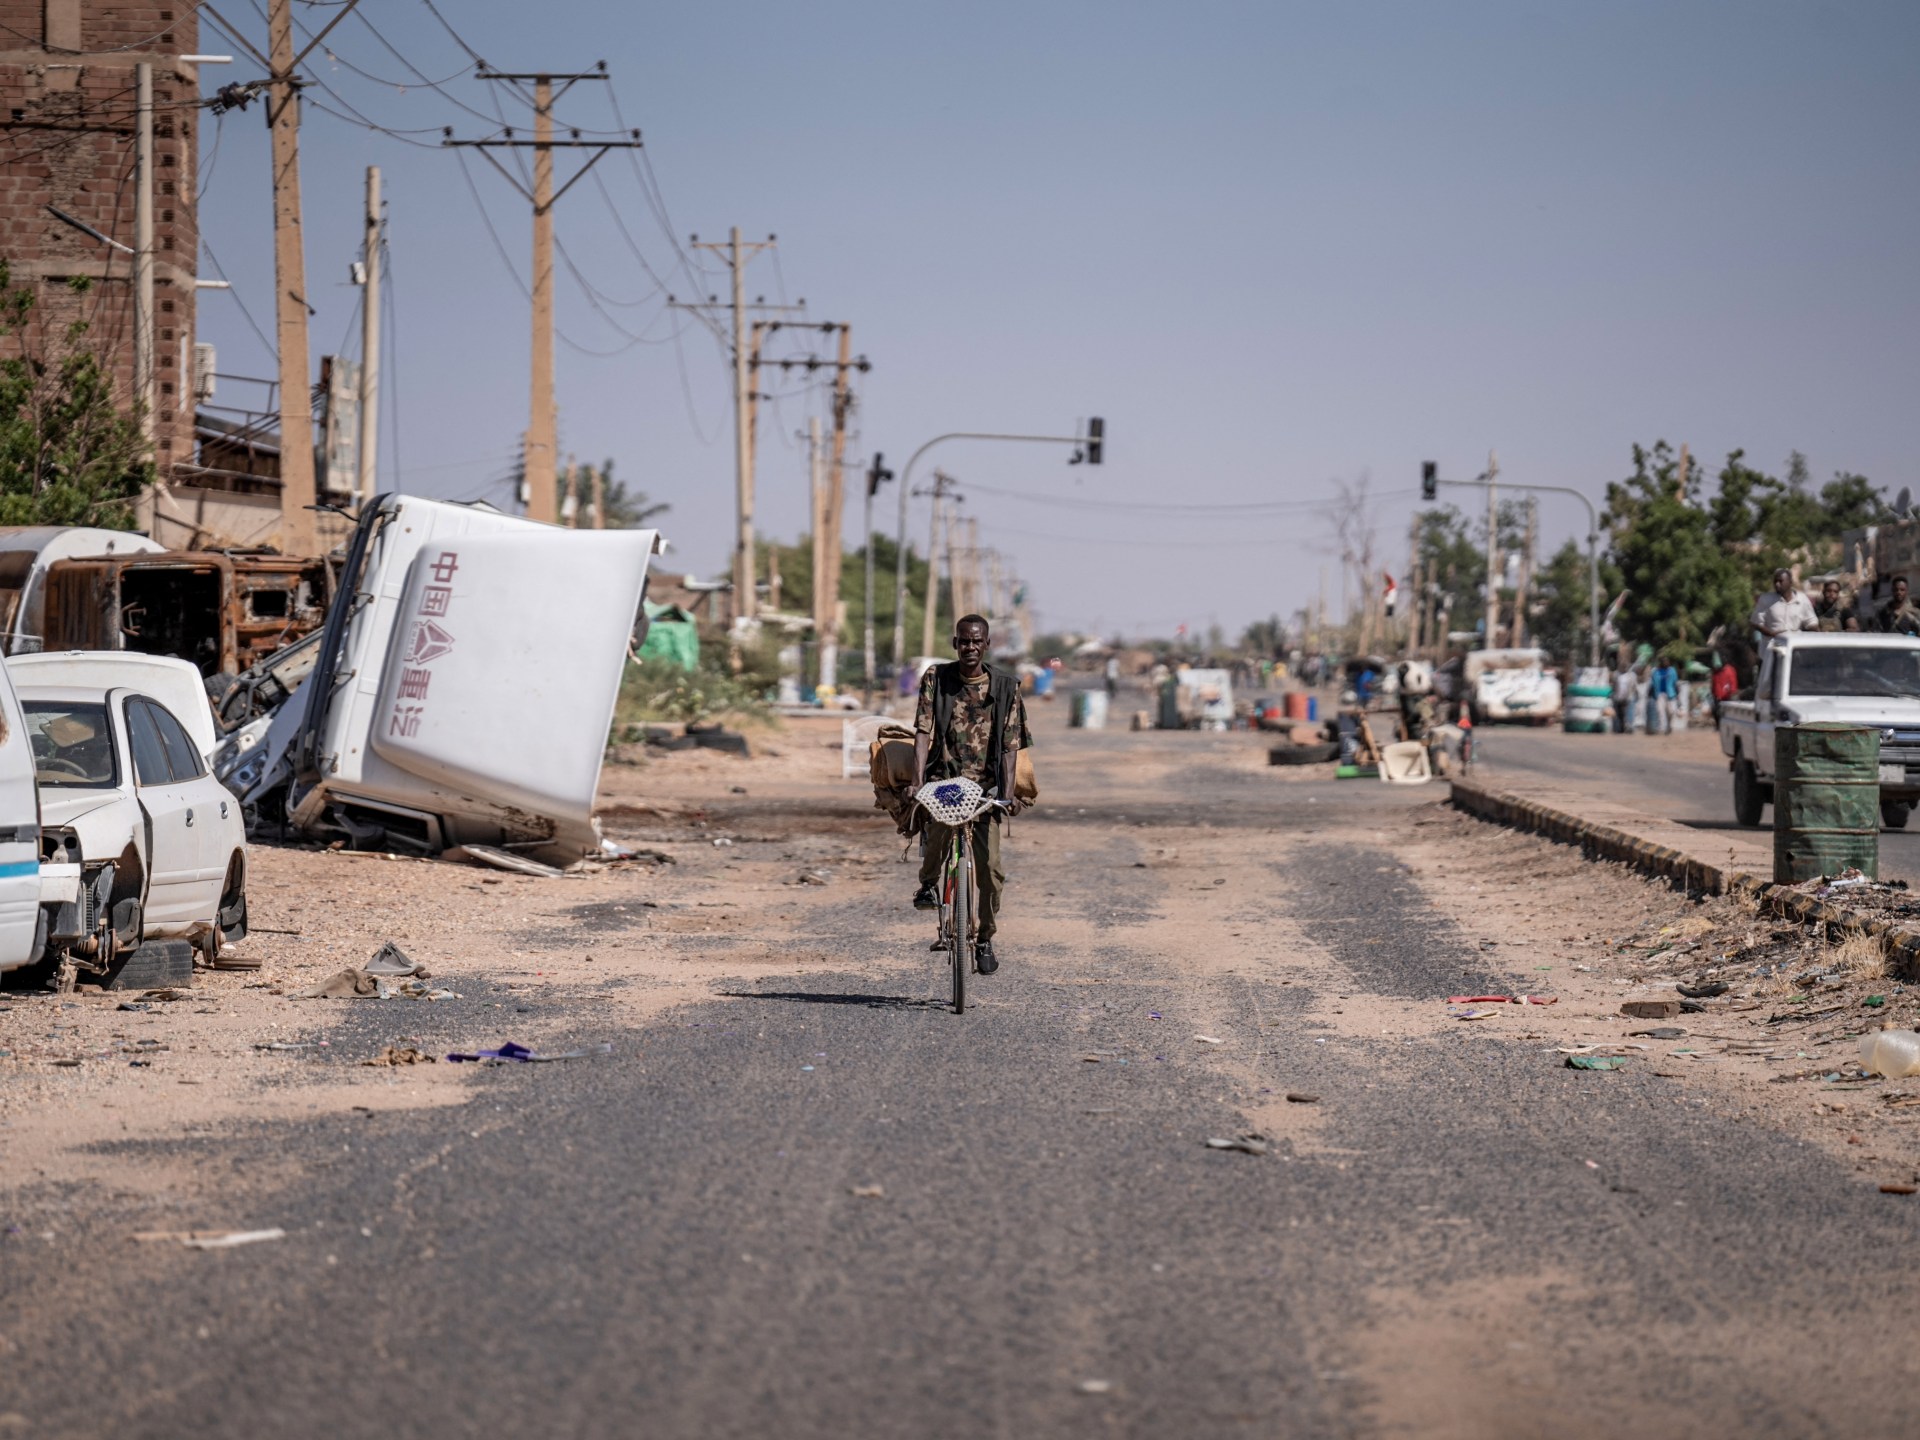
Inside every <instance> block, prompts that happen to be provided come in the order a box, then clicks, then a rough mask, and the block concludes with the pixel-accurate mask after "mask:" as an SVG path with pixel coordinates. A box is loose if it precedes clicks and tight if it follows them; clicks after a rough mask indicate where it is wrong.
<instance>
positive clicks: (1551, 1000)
mask: <svg viewBox="0 0 1920 1440" xmlns="http://www.w3.org/2000/svg"><path fill="white" fill-rule="evenodd" d="M1559 999H1560V997H1559V996H1558V995H1449V996H1448V997H1447V1004H1449V1005H1553V1004H1557V1003H1558V1002H1559Z"/></svg>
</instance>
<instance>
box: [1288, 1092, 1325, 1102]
mask: <svg viewBox="0 0 1920 1440" xmlns="http://www.w3.org/2000/svg"><path fill="white" fill-rule="evenodd" d="M1287 1103H1288V1104H1289V1105H1318V1104H1319V1103H1320V1097H1319V1096H1318V1095H1304V1094H1302V1093H1301V1092H1300V1091H1298V1090H1289V1091H1288V1092H1287Z"/></svg>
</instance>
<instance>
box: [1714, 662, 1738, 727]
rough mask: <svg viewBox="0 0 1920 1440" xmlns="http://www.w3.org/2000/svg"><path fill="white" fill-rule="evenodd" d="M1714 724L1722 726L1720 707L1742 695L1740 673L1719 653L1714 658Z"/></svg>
mask: <svg viewBox="0 0 1920 1440" xmlns="http://www.w3.org/2000/svg"><path fill="white" fill-rule="evenodd" d="M1712 685H1713V723H1714V725H1715V727H1716V728H1717V727H1718V726H1719V724H1720V707H1721V706H1722V705H1724V704H1725V703H1726V702H1727V701H1729V700H1731V699H1733V697H1734V696H1735V695H1737V694H1739V693H1740V672H1739V671H1738V670H1735V669H1734V668H1733V662H1732V661H1731V660H1727V659H1724V658H1723V657H1722V656H1721V655H1720V653H1719V652H1718V651H1715V652H1714V656H1713V681H1712Z"/></svg>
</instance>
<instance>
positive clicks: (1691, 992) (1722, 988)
mask: <svg viewBox="0 0 1920 1440" xmlns="http://www.w3.org/2000/svg"><path fill="white" fill-rule="evenodd" d="M1673 988H1674V989H1676V990H1678V991H1679V992H1680V993H1681V994H1682V995H1684V996H1686V997H1687V998H1688V999H1689V1000H1711V999H1713V998H1714V997H1715V996H1717V995H1724V994H1726V993H1727V991H1729V990H1731V989H1732V988H1733V987H1732V986H1731V985H1729V984H1728V983H1727V982H1726V981H1724V980H1714V981H1710V982H1708V983H1707V984H1704V985H1675V986H1674V987H1673Z"/></svg>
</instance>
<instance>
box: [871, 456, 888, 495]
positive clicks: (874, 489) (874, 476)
mask: <svg viewBox="0 0 1920 1440" xmlns="http://www.w3.org/2000/svg"><path fill="white" fill-rule="evenodd" d="M880 458H881V456H880V452H879V451H878V450H876V451H874V452H873V464H872V465H870V466H868V467H867V498H868V499H869V500H871V499H872V498H873V497H874V496H875V495H877V494H879V493H880V487H881V486H882V485H884V484H886V483H887V481H889V480H891V479H893V471H891V470H889V469H887V467H886V466H884V465H882V464H881V463H880Z"/></svg>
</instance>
